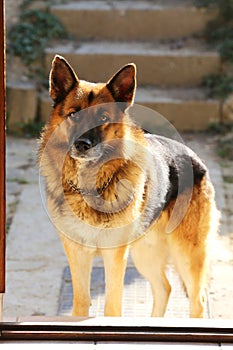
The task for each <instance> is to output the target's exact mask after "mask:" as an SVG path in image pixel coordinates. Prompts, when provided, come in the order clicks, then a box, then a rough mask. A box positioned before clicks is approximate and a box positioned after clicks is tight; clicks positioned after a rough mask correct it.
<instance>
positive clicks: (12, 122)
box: [6, 81, 38, 130]
mask: <svg viewBox="0 0 233 350" xmlns="http://www.w3.org/2000/svg"><path fill="white" fill-rule="evenodd" d="M6 92H7V94H6V100H7V101H6V107H7V126H8V128H9V129H10V130H17V129H18V128H20V126H21V124H24V123H29V122H32V121H34V120H35V119H36V114H37V107H38V99H37V89H36V85H35V84H34V83H32V82H19V81H14V82H9V81H8V82H7V86H6Z"/></svg>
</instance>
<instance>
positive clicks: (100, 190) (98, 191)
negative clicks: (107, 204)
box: [67, 176, 113, 198]
mask: <svg viewBox="0 0 233 350" xmlns="http://www.w3.org/2000/svg"><path fill="white" fill-rule="evenodd" d="M112 178H113V176H111V177H109V178H108V180H107V182H104V184H103V186H102V187H101V188H97V189H96V190H95V191H84V190H82V189H81V188H80V187H78V186H76V185H75V184H74V183H73V181H72V180H67V184H68V185H69V186H70V188H71V190H72V191H73V192H75V193H78V194H81V195H83V196H93V197H96V198H99V197H102V195H103V193H104V191H105V190H106V188H107V187H108V186H109V184H110V183H111V181H112Z"/></svg>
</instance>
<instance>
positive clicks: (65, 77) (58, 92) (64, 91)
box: [50, 55, 79, 104]
mask: <svg viewBox="0 0 233 350" xmlns="http://www.w3.org/2000/svg"><path fill="white" fill-rule="evenodd" d="M78 84H79V79H78V77H77V76H76V74H75V72H74V71H73V69H72V67H71V66H70V65H69V63H68V62H67V61H66V60H65V59H64V58H63V57H62V56H59V55H56V56H55V57H54V59H53V62H52V69H51V72H50V96H51V97H52V99H53V101H54V102H55V104H57V103H59V102H61V101H62V100H63V99H64V98H65V97H66V96H67V95H68V93H69V92H70V91H71V90H72V89H73V88H74V87H75V86H78Z"/></svg>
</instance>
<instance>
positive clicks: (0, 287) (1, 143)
mask: <svg viewBox="0 0 233 350" xmlns="http://www.w3.org/2000/svg"><path fill="white" fill-rule="evenodd" d="M5 61H6V58H5V25H4V0H3V1H1V5H0V294H1V305H0V317H1V314H2V296H3V294H4V293H5V242H6V233H5V227H6V226H5V223H6V213H5V208H6V192H5V159H6V158H5V144H6V142H5V141H6V140H5V126H6V122H5V120H6V80H5V67H6V64H5Z"/></svg>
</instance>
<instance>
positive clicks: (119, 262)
mask: <svg viewBox="0 0 233 350" xmlns="http://www.w3.org/2000/svg"><path fill="white" fill-rule="evenodd" d="M102 257H103V260H104V269H105V298H106V299H105V308H104V315H105V316H121V306H122V293H123V284H124V276H125V269H126V264H127V257H128V247H127V246H125V247H119V248H114V249H106V250H103V251H102Z"/></svg>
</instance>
